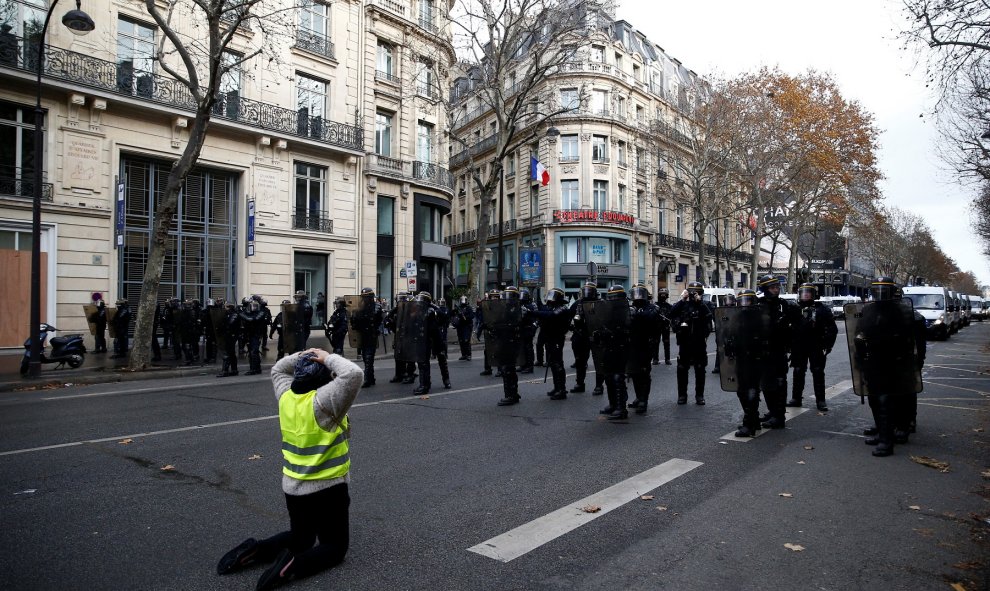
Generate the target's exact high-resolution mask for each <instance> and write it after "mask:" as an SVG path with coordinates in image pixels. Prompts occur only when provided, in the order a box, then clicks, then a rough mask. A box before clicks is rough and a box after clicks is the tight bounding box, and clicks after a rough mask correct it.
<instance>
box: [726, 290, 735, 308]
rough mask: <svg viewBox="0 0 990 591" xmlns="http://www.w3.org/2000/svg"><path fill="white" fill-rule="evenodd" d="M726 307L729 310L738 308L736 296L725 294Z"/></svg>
mask: <svg viewBox="0 0 990 591" xmlns="http://www.w3.org/2000/svg"><path fill="white" fill-rule="evenodd" d="M725 305H726V307H729V308H734V307H735V306H736V294H734V293H727V294H725Z"/></svg>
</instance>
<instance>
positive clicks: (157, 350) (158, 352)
mask: <svg viewBox="0 0 990 591" xmlns="http://www.w3.org/2000/svg"><path fill="white" fill-rule="evenodd" d="M154 332H157V331H153V333H154ZM97 346H99V345H97ZM103 347H104V349H103V350H104V351H106V340H104V341H103ZM98 350H99V349H97V351H98ZM151 357H152V359H161V358H162V348H161V347H160V346H159V345H158V335H157V334H152V335H151Z"/></svg>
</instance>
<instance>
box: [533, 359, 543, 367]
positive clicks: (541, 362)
mask: <svg viewBox="0 0 990 591" xmlns="http://www.w3.org/2000/svg"><path fill="white" fill-rule="evenodd" d="M533 365H538V366H540V367H543V360H542V359H537V360H536V363H534V364H533Z"/></svg>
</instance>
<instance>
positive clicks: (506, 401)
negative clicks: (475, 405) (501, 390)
mask: <svg viewBox="0 0 990 591" xmlns="http://www.w3.org/2000/svg"><path fill="white" fill-rule="evenodd" d="M496 404H497V405H498V406H509V405H512V404H519V397H518V396H506V397H505V398H503V399H501V400H499V401H498V402H497V403H496Z"/></svg>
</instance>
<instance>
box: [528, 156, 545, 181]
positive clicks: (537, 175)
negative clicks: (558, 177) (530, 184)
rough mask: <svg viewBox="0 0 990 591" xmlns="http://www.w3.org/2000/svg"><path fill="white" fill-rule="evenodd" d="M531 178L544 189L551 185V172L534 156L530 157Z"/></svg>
mask: <svg viewBox="0 0 990 591" xmlns="http://www.w3.org/2000/svg"><path fill="white" fill-rule="evenodd" d="M529 176H530V177H531V178H533V179H534V180H538V181H540V184H541V185H543V186H544V187H545V186H547V185H549V184H550V171H548V170H547V169H546V167H545V166H543V164H541V163H540V161H539V160H537V159H536V158H535V157H533V156H530V157H529Z"/></svg>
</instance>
